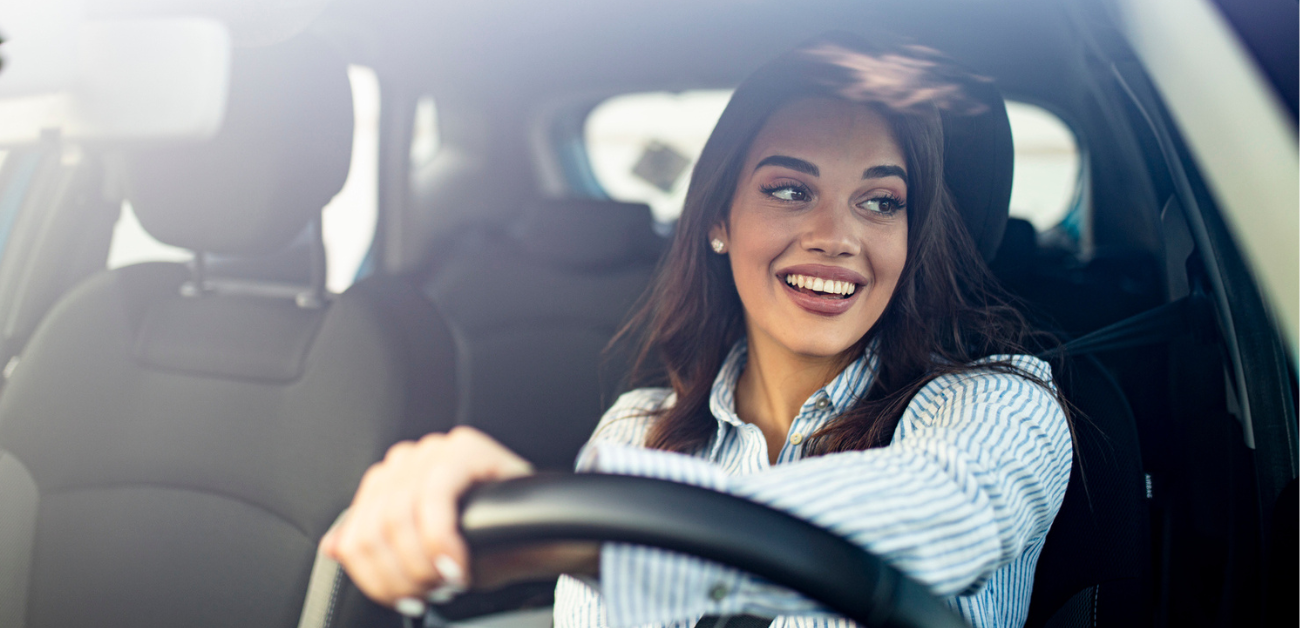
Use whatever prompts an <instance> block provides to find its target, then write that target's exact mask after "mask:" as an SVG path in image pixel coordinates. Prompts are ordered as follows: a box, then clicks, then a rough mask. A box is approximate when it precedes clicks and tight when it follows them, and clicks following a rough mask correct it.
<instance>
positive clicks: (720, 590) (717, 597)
mask: <svg viewBox="0 0 1300 628" xmlns="http://www.w3.org/2000/svg"><path fill="white" fill-rule="evenodd" d="M728 593H730V591H728V590H727V585H725V584H722V583H721V582H719V583H717V584H715V585H713V588H712V589H709V599H711V600H713V601H714V602H721V601H722V598H724V597H727V594H728Z"/></svg>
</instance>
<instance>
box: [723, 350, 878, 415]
mask: <svg viewBox="0 0 1300 628" xmlns="http://www.w3.org/2000/svg"><path fill="white" fill-rule="evenodd" d="M874 349H875V343H874V342H872V343H871V344H870V345H868V346H867V348H866V350H865V351H863V352H862V355H861V356H859V357H858V359H856V360H854V361H853V363H851V364H849V365H848V366H847V367H845V368H844V370H843V371H840V374H839V375H836V376H835V378H834V379H832V380H831V381H830V383H828V384H826V385H825V386H822V387H821V388H819V389H817V391H816V392H814V393H813V394H812V396H811V397H809V398H808V400H807V401H805V402H804V404H803V406H802V407H800V408H799V414H800V415H801V416H802V415H804V414H805V413H808V412H811V411H813V410H828V412H827V416H828V417H835V416H839V415H840V414H841V413H842V412H844V411H846V410H848V409H849V408H850V407H852V406H853V403H854V402H855V401H857V400H858V399H859V398H860V397H862V396H864V395H865V394H866V393H867V389H868V388H870V387H871V382H872V381H873V380H875V375H876V365H877V362H878V356H877V355H876V352H875V350H874ZM748 359H749V341H748V340H746V339H745V338H741V339H740V340H739V341H737V342H736V344H735V345H733V346H732V347H731V352H730V353H728V354H727V359H726V360H724V361H723V362H722V368H720V369H718V376H717V377H715V378H714V379H713V390H712V392H711V393H710V395H709V411H710V412H712V413H713V416H714V417H715V418H717V419H718V421H720V422H722V423H730V424H732V425H736V426H739V425H743V424H744V421H741V420H740V417H739V416H738V415H737V414H736V384H737V383H738V382H739V381H740V374H741V372H742V371H744V370H745V363H746V362H747V361H748ZM823 400H824V401H823ZM819 402H821V403H823V407H822V408H818V407H817V404H818V403H819ZM825 404H829V407H827V406H826V405H825Z"/></svg>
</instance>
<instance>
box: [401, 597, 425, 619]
mask: <svg viewBox="0 0 1300 628" xmlns="http://www.w3.org/2000/svg"><path fill="white" fill-rule="evenodd" d="M424 609H425V605H424V602H422V601H420V600H419V599H418V598H413V597H404V598H402V599H400V600H397V603H396V604H394V605H393V610H395V611H397V612H399V613H401V614H403V615H406V616H407V617H424Z"/></svg>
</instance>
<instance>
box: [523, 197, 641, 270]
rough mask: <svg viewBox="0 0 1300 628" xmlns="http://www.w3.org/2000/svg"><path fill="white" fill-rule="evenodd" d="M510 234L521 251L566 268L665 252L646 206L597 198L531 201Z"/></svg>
mask: <svg viewBox="0 0 1300 628" xmlns="http://www.w3.org/2000/svg"><path fill="white" fill-rule="evenodd" d="M511 235H512V236H513V237H514V238H515V239H516V240H518V242H519V245H520V247H521V248H522V249H523V250H524V251H526V252H528V253H531V254H533V255H535V256H538V257H541V258H543V259H545V260H547V261H551V262H556V263H559V264H564V265H570V266H599V265H609V264H617V263H625V262H629V261H637V260H640V261H653V260H655V259H657V258H658V255H659V252H660V251H661V250H662V248H663V238H662V237H660V236H659V235H658V234H656V233H655V230H654V219H653V218H652V216H651V213H650V206H649V205H645V204H642V203H619V202H616V201H606V200H598V199H576V198H573V199H561V200H543V201H537V202H534V203H532V204H530V205H528V206H527V207H526V208H525V209H524V213H523V216H521V217H520V221H519V222H518V223H516V224H515V226H514V229H512V231H511Z"/></svg>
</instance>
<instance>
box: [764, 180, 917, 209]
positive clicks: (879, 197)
mask: <svg viewBox="0 0 1300 628" xmlns="http://www.w3.org/2000/svg"><path fill="white" fill-rule="evenodd" d="M759 190H760V191H762V192H763V194H765V195H767V196H770V197H772V198H774V199H776V200H778V201H783V202H787V203H802V202H805V201H807V200H809V199H811V198H812V191H811V190H809V189H808V187H807V186H805V185H803V184H802V183H792V182H778V183H771V184H767V185H763V186H760V187H759ZM857 207H860V208H862V209H863V210H865V211H867V212H870V213H873V214H879V215H883V216H891V215H893V214H896V213H898V212H900V211H902V210H904V209H907V201H905V200H903V199H901V198H898V197H897V196H895V195H894V194H892V193H889V192H880V193H878V194H876V195H874V196H872V197H870V198H868V199H866V200H864V201H861V202H859V203H858V204H857Z"/></svg>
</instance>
